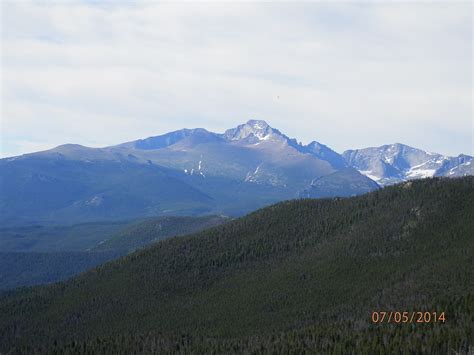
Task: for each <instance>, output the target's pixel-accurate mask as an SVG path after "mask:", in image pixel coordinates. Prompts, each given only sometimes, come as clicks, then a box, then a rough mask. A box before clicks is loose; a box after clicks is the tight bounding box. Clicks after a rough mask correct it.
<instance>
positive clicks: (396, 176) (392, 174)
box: [342, 143, 474, 185]
mask: <svg viewBox="0 0 474 355" xmlns="http://www.w3.org/2000/svg"><path fill="white" fill-rule="evenodd" d="M342 156H343V157H344V159H345V160H346V162H347V164H349V165H350V166H352V167H354V168H356V169H357V170H359V172H361V173H362V174H364V175H366V176H368V177H369V178H371V179H373V180H374V181H376V182H377V183H378V184H380V185H388V184H394V183H397V182H401V181H406V180H410V179H419V178H426V177H433V176H447V177H458V176H465V175H474V158H473V157H471V156H468V155H463V154H461V155H459V156H458V157H447V156H444V155H441V154H437V153H430V152H426V151H423V150H421V149H416V148H412V147H409V146H407V145H404V144H400V143H395V144H390V145H383V146H381V147H373V148H365V149H359V150H347V151H345V152H344V153H342Z"/></svg>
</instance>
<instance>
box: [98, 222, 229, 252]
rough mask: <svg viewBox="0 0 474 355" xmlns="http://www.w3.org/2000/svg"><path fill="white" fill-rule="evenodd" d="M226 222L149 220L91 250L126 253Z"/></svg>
mask: <svg viewBox="0 0 474 355" xmlns="http://www.w3.org/2000/svg"><path fill="white" fill-rule="evenodd" d="M228 221H230V218H228V217H224V216H204V217H175V216H169V217H155V218H149V219H147V220H145V221H143V222H140V223H136V224H133V225H130V226H128V227H126V228H124V229H122V230H120V231H118V232H116V233H114V234H113V235H110V236H108V237H107V239H106V240H104V241H103V242H100V243H99V244H98V245H96V246H95V247H94V248H92V249H91V250H93V251H121V252H127V253H128V252H131V251H134V250H136V249H140V248H143V247H145V246H147V245H150V244H152V243H155V242H158V241H160V240H162V239H165V238H169V237H171V236H178V235H185V234H190V233H193V232H198V231H201V230H203V229H207V228H211V227H215V226H218V225H220V224H223V223H225V222H228Z"/></svg>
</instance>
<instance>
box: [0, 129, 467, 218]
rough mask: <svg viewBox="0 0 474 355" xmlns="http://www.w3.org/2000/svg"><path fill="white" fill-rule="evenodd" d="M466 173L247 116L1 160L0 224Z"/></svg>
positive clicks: (422, 155)
mask: <svg viewBox="0 0 474 355" xmlns="http://www.w3.org/2000/svg"><path fill="white" fill-rule="evenodd" d="M348 168H354V169H356V170H357V171H356V170H350V169H349V170H348ZM471 174H474V164H473V158H472V157H470V156H467V155H460V156H459V157H456V158H451V157H445V156H442V155H440V154H435V153H428V152H424V151H422V150H419V149H416V148H412V147H408V146H406V145H402V144H392V145H385V146H382V147H378V148H366V149H360V150H349V151H346V152H344V153H343V154H342V155H340V154H338V153H337V152H335V151H333V150H332V149H330V148H329V147H327V146H325V145H323V144H321V143H318V142H316V141H314V142H311V143H310V144H308V145H303V144H301V143H299V142H297V141H296V140H295V139H293V138H289V137H288V136H286V135H284V134H283V133H281V132H280V131H279V130H277V129H275V128H272V127H271V126H269V125H268V124H267V123H266V122H265V121H259V120H250V121H248V122H247V123H244V124H241V125H239V126H237V127H235V128H232V129H228V130H227V131H225V132H224V133H222V134H220V133H213V132H209V131H207V130H205V129H203V128H196V129H182V130H179V131H175V132H170V133H167V134H164V135H160V136H155V137H149V138H146V139H140V140H136V141H131V142H127V143H123V144H119V145H115V146H110V147H105V148H88V147H84V146H81V145H76V144H66V145H62V146H59V147H56V148H54V149H51V150H48V151H43V152H38V153H32V154H25V155H22V156H18V157H12V158H5V159H1V160H0V191H1V192H2V198H1V199H0V215H1V216H0V222H1V223H4V224H19V223H25V222H39V223H42V224H43V223H48V222H51V223H58V221H61V222H60V223H62V224H64V223H79V222H85V221H91V220H116V219H129V218H138V217H146V216H156V215H202V214H225V215H242V214H244V213H246V212H249V211H252V210H255V209H257V208H260V207H263V206H265V205H268V204H271V203H274V202H277V201H281V200H286V199H293V198H298V197H301V196H312V197H323V196H324V197H332V196H352V195H357V194H361V193H365V192H368V191H371V190H373V189H376V188H378V185H377V184H374V181H375V182H377V183H378V184H380V185H386V184H393V183H396V182H400V181H405V180H407V179H414V178H421V177H428V176H449V177H455V176H464V175H471ZM368 178H370V179H372V180H373V181H371V180H370V179H368Z"/></svg>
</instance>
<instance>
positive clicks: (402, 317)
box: [371, 311, 446, 324]
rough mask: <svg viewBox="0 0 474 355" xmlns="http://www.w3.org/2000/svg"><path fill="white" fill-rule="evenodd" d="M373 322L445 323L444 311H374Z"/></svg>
mask: <svg viewBox="0 0 474 355" xmlns="http://www.w3.org/2000/svg"><path fill="white" fill-rule="evenodd" d="M371 320H372V323H375V324H382V323H396V324H400V323H444V322H446V315H445V313H444V312H429V311H404V312H403V311H402V312H398V311H374V312H372V315H371Z"/></svg>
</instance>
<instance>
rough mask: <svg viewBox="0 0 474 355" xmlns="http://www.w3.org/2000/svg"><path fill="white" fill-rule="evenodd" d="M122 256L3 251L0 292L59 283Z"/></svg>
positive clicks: (0, 263) (0, 256)
mask: <svg viewBox="0 0 474 355" xmlns="http://www.w3.org/2000/svg"><path fill="white" fill-rule="evenodd" d="M120 255H121V254H120V253H116V252H114V251H107V252H96V253H91V252H84V251H74V252H71V251H69V252H66V251H63V252H49V253H38V252H28V253H24V252H0V290H8V289H13V288H16V287H25V286H34V285H41V284H48V283H53V282H58V281H62V280H65V279H67V278H70V277H72V276H74V275H77V274H79V273H81V272H84V271H86V270H89V269H92V268H93V267H95V266H97V265H100V264H103V263H105V262H107V261H109V260H112V259H115V258H117V257H119V256H120Z"/></svg>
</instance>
